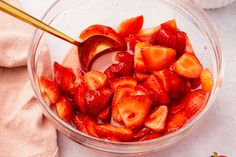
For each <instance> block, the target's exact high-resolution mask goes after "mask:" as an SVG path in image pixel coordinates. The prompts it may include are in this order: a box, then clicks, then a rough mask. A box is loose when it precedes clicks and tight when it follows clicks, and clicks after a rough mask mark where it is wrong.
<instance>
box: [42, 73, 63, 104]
mask: <svg viewBox="0 0 236 157" xmlns="http://www.w3.org/2000/svg"><path fill="white" fill-rule="evenodd" d="M39 82H40V86H41V87H42V90H43V92H45V93H46V94H47V96H48V97H49V99H50V100H51V102H52V103H53V104H54V103H56V102H57V100H58V98H59V96H60V92H59V89H58V87H57V84H56V82H55V81H53V80H49V79H47V78H46V77H45V76H41V77H40V78H39Z"/></svg>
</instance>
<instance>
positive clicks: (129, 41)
mask: <svg viewBox="0 0 236 157" xmlns="http://www.w3.org/2000/svg"><path fill="white" fill-rule="evenodd" d="M125 42H126V43H127V45H128V47H129V49H130V50H131V51H132V52H133V53H134V50H135V45H136V44H137V43H138V42H139V41H138V39H136V38H135V36H134V35H133V34H130V35H129V36H128V37H125Z"/></svg>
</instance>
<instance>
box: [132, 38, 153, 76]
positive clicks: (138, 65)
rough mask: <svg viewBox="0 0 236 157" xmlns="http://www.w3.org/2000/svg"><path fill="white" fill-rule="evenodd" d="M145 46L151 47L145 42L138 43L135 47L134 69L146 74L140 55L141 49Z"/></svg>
mask: <svg viewBox="0 0 236 157" xmlns="http://www.w3.org/2000/svg"><path fill="white" fill-rule="evenodd" d="M145 46H151V45H150V44H149V43H146V42H138V43H137V44H136V45H135V52H134V69H135V70H136V71H138V72H143V73H145V72H147V69H146V66H145V65H144V62H143V58H142V55H141V49H142V48H143V47H145Z"/></svg>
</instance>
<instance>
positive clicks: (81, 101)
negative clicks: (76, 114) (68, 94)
mask: <svg viewBox="0 0 236 157" xmlns="http://www.w3.org/2000/svg"><path fill="white" fill-rule="evenodd" d="M85 92H86V87H85V84H84V83H83V82H82V83H80V84H79V85H78V87H77V88H76V90H75V94H74V102H75V105H76V107H77V108H78V109H79V111H80V113H82V114H85V113H86V108H85Z"/></svg>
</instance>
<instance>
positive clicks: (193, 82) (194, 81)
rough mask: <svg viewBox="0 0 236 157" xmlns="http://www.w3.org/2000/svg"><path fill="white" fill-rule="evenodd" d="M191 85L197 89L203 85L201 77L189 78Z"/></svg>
mask: <svg viewBox="0 0 236 157" xmlns="http://www.w3.org/2000/svg"><path fill="white" fill-rule="evenodd" d="M188 81H189V83H190V86H191V88H192V89H196V88H198V87H199V86H200V85H201V79H200V78H195V79H188Z"/></svg>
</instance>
